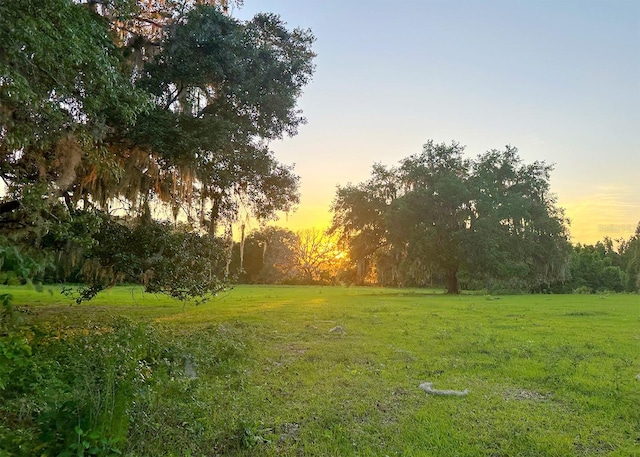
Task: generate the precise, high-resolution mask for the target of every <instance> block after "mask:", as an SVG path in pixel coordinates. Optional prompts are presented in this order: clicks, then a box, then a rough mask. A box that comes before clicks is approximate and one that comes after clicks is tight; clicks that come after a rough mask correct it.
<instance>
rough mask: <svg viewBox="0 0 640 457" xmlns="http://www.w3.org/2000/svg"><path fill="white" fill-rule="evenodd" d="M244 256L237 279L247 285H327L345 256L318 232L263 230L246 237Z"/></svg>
mask: <svg viewBox="0 0 640 457" xmlns="http://www.w3.org/2000/svg"><path fill="white" fill-rule="evenodd" d="M244 252H245V257H244V262H243V264H244V272H242V273H244V275H243V274H242V273H241V274H240V275H239V277H240V280H245V281H247V282H257V283H268V284H286V283H289V284H291V283H295V284H330V283H335V282H336V281H337V279H338V276H339V274H341V273H342V271H343V270H344V269H345V261H346V256H345V253H344V252H343V251H341V250H340V249H339V248H338V246H337V242H336V240H334V239H333V238H332V237H330V236H329V235H328V234H326V233H325V232H323V231H321V230H319V229H308V230H301V231H299V232H292V231H290V230H287V229H282V228H278V227H266V228H263V229H261V230H258V231H255V232H253V233H251V234H249V236H248V237H247V239H246V241H245V249H244ZM238 265H239V261H238V262H236V265H235V266H236V268H237V267H238Z"/></svg>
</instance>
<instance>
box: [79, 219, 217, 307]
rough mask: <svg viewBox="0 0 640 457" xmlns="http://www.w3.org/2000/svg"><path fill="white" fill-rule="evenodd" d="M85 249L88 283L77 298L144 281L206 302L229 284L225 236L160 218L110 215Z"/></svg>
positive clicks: (153, 287)
mask: <svg viewBox="0 0 640 457" xmlns="http://www.w3.org/2000/svg"><path fill="white" fill-rule="evenodd" d="M94 239H95V244H94V245H93V246H92V248H91V249H89V250H88V251H87V252H86V253H85V256H84V257H85V264H84V267H83V269H82V276H83V279H84V280H85V282H86V284H87V285H86V286H85V287H83V288H81V289H80V293H79V297H78V298H77V300H78V301H79V302H80V301H82V300H86V299H90V298H93V296H94V295H95V294H96V293H98V292H99V291H100V290H102V289H104V288H106V287H109V286H112V285H114V284H116V283H117V282H133V283H141V284H143V285H144V286H145V290H146V291H147V292H151V293H157V292H162V293H165V294H167V295H169V296H171V297H174V298H177V299H179V300H193V299H197V300H204V299H206V298H207V297H210V296H211V295H212V294H215V293H217V292H218V291H220V290H222V289H223V288H224V287H225V286H226V285H227V283H228V278H227V277H226V274H225V264H226V258H227V252H226V249H225V246H224V244H223V242H222V240H221V239H219V238H216V237H213V236H211V235H208V234H204V235H200V234H197V233H193V232H190V231H188V230H186V229H185V228H184V227H182V228H181V227H174V226H173V225H172V224H169V223H160V222H155V221H147V222H140V221H137V222H135V223H134V224H126V223H123V222H121V221H117V220H113V219H110V218H105V219H104V220H103V224H102V226H101V228H100V230H99V231H98V232H97V233H96V234H95V236H94Z"/></svg>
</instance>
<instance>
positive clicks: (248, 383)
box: [0, 286, 640, 456]
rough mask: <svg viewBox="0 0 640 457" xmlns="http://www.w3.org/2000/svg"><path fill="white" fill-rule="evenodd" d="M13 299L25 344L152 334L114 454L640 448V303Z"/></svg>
mask: <svg viewBox="0 0 640 457" xmlns="http://www.w3.org/2000/svg"><path fill="white" fill-rule="evenodd" d="M7 291H8V292H10V293H11V294H12V295H13V296H14V301H15V303H16V304H17V305H20V306H21V307H24V310H26V311H28V312H25V313H24V315H25V317H26V319H27V321H28V322H29V323H31V324H33V325H34V326H35V328H37V329H39V330H38V331H37V332H35V334H36V336H34V337H33V338H34V339H36V338H40V339H47V338H49V339H51V340H55V341H61V340H69V339H74V338H79V337H80V336H84V337H88V336H91V335H92V334H95V335H98V336H100V335H102V336H104V335H106V334H108V333H109V331H108V330H105V329H108V328H111V327H110V326H111V322H112V321H113V319H114V317H116V316H127V317H129V318H130V319H131V320H132V321H133V322H136V323H137V322H145V323H146V328H147V330H146V333H144V334H141V335H142V336H138V337H136V338H137V339H136V340H135V341H137V342H138V343H137V344H138V346H136V348H138V349H135V348H134V349H132V350H131V351H129V350H128V349H127V350H126V351H124V352H122V354H125V355H124V356H126V354H135V353H137V352H136V351H139V350H141V349H140V347H141V346H144V345H145V344H147V343H146V342H145V341H146V340H145V339H150V340H153V347H154V349H153V351H152V352H153V354H155V355H154V356H153V358H152V359H149V361H144V363H143V362H140V361H135V362H136V363H138V364H139V365H141V366H143V368H144V370H146V371H144V372H145V373H146V375H144V376H142V377H143V378H144V379H142V381H140V382H138V383H137V384H135V385H134V384H132V385H133V386H134V387H131V388H129V389H127V390H126V391H125V392H124V393H121V394H113V395H114V397H113V398H115V399H116V400H114V405H116V406H112V407H111V409H109V408H107V409H106V411H109V415H110V416H109V417H111V415H114V414H115V415H118V414H119V416H121V417H124V418H126V419H123V420H120V422H119V425H118V426H116V425H113V424H111V425H110V426H109V427H107V429H108V430H110V433H112V434H114V433H115V434H116V435H118V436H119V437H120V438H121V440H120V441H119V442H118V443H117V448H118V449H120V450H121V451H122V453H123V454H124V455H131V456H161V455H167V456H168V455H172V456H187V455H191V456H214V455H241V456H242V455H256V456H276V455H285V456H300V455H309V456H349V455H353V456H396V455H398V456H400V455H402V456H430V455H432V456H572V455H575V456H583V455H584V456H587V455H598V456H599V455H615V456H631V455H640V360H639V358H638V355H639V354H640V297H639V296H638V295H606V296H599V295H520V296H501V297H487V296H480V295H461V296H446V295H441V294H436V293H433V292H430V291H425V290H419V289H383V288H356V287H353V288H346V287H285V286H283V287H261V286H238V287H235V288H234V289H232V290H229V291H227V292H224V293H222V294H220V295H219V296H218V297H217V298H215V299H214V300H212V301H210V302H208V303H206V304H204V305H200V306H194V305H189V304H187V305H183V304H181V303H178V302H174V301H171V300H169V299H166V298H163V297H157V296H153V295H148V294H143V293H142V292H141V291H140V289H136V288H126V287H118V288H116V289H112V290H109V291H106V292H104V293H101V294H100V295H99V296H98V297H97V298H96V299H95V300H94V301H93V302H91V303H90V304H85V305H81V306H78V305H71V304H70V302H69V301H68V300H66V299H65V298H64V297H62V296H61V295H60V294H59V292H58V291H57V290H56V291H52V292H51V293H48V292H46V291H45V292H43V293H35V292H33V291H29V290H27V289H26V288H20V287H15V288H4V289H2V290H0V293H3V292H5V293H6V292H7ZM25 305H26V306H25ZM150 329H151V330H150ZM332 330H333V331H332ZM127 331H128V332H130V331H129V330H127ZM132 338H133V337H132ZM125 339H126V338H125ZM92 341H93V340H92ZM114 341H116V342H115V343H113V344H115V345H116V346H115V347H120V343H118V342H117V341H119V340H114ZM123 341H124V340H123ZM126 341H134V340H126ZM140 342H142V343H140ZM83 344H84V343H83ZM91 344H93V343H91ZM122 344H125V343H122ZM127 344H128V343H127ZM149 344H151V343H149ZM43 347H49V346H43ZM74 347H76V351H77V350H78V349H77V348H78V347H81V346H74ZM84 347H87V348H88V349H87V351H91V350H93V349H91V348H93V347H94V346H91V345H88V344H86V345H85V346H84ZM80 351H81V352H82V350H80ZM65 354H66V353H65ZM76 354H77V353H76ZM124 356H123V357H124ZM65 357H67V356H65ZM77 357H78V358H80V359H82V357H83V355H77ZM129 357H134V356H133V355H130V356H129ZM134 358H135V357H134ZM60 360H63V361H64V360H75V359H73V357H72V358H71V359H64V358H61V359H60ZM82 360H84V359H82ZM114 360H115V359H114ZM60 363H63V362H60ZM86 363H88V362H86ZM92 363H93V362H92ZM118 363H119V362H117V361H116V362H114V367H115V368H114V370H116V371H117V366H118ZM136 373H138V371H136ZM116 378H117V376H116ZM423 381H430V382H433V387H434V388H436V389H455V390H463V389H468V390H469V394H468V395H467V396H460V397H459V396H433V395H428V394H427V393H426V392H424V391H423V390H421V389H419V388H418V385H419V384H420V383H421V382H423ZM114 382H115V381H114ZM116 384H117V383H116ZM116 384H114V385H116ZM94 389H95V390H96V391H100V389H99V387H95V386H94ZM100 392H102V391H100ZM95 395H102V394H95ZM12 401H14V403H15V404H18V403H17V402H18V400H16V399H15V398H14V399H13V400H12ZM34 402H35V400H34ZM14 403H12V404H14ZM117 405H121V406H120V408H118V406H117ZM5 408H9V406H5ZM14 408H15V407H14ZM31 408H32V410H29V411H31V413H32V414H33V409H34V408H35V406H32V407H31ZM27 409H28V408H27ZM103 409H104V408H103ZM96 414H99V413H96ZM9 416H10V415H7V417H9ZM11 417H14V419H13V422H11V421H9V419H6V420H5V425H4V426H5V435H6V434H8V433H13V432H15V430H17V428H15V427H17V426H15V424H18V423H20V421H19V420H18V419H17V418H18V417H22V416H19V415H18V413H15V415H14V416H11ZM1 420H2V419H0V421H1ZM109 420H110V419H109V418H108V417H107V418H102V421H103V422H105V421H106V422H108V421H109ZM11 424H14V429H13V431H11V430H9V429H10V428H11V426H12V425H11ZM16 433H17V432H16ZM125 437H126V440H125ZM5 439H6V438H5ZM1 455H3V454H2V451H0V456H1ZM7 455H11V454H7ZM16 455H17V454H16ZM43 455H47V454H43ZM74 455H75V454H74ZM82 455H89V454H82ZM96 455H97V454H96ZM104 455H107V454H104Z"/></svg>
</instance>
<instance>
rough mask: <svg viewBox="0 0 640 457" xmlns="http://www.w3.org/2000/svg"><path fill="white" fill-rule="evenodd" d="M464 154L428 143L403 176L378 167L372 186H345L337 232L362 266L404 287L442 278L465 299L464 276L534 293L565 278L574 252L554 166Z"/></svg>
mask: <svg viewBox="0 0 640 457" xmlns="http://www.w3.org/2000/svg"><path fill="white" fill-rule="evenodd" d="M463 151H464V148H463V147H462V146H460V145H459V144H458V143H452V144H451V145H447V144H435V143H433V142H432V141H430V142H428V143H427V144H425V146H424V148H423V151H422V153H421V154H418V155H414V156H411V157H409V158H407V159H404V160H402V161H401V163H400V166H399V167H397V168H389V169H387V168H385V167H383V166H381V165H376V166H374V169H373V172H372V178H371V179H370V180H368V181H366V182H364V183H361V184H359V185H356V186H353V185H349V186H347V187H344V188H341V187H339V188H338V190H337V193H336V198H335V199H334V202H333V207H332V210H333V213H334V217H333V225H332V228H331V231H332V232H334V233H337V234H339V235H340V237H341V240H342V241H343V242H344V243H346V244H347V245H349V246H350V248H351V255H352V258H354V259H356V260H360V259H363V258H368V259H370V260H372V259H373V258H374V256H373V254H374V253H378V256H379V257H378V260H381V259H385V263H386V264H387V265H389V264H391V265H392V266H393V268H391V273H392V276H394V278H393V280H394V281H395V282H396V283H398V284H400V285H403V284H425V283H426V282H427V281H430V280H431V279H432V278H433V277H438V276H442V277H444V278H445V282H446V288H447V292H448V293H458V291H459V284H458V277H459V274H460V273H464V274H465V276H466V277H469V278H474V279H476V280H482V281H483V282H484V283H485V284H487V285H490V284H491V282H492V281H496V280H510V279H513V278H517V279H518V281H519V284H521V285H522V286H524V287H527V288H539V287H543V286H545V285H547V284H549V283H550V282H552V281H553V280H555V279H556V278H558V277H562V276H563V275H564V274H565V273H566V268H567V265H568V256H569V253H570V245H569V243H568V241H567V233H566V228H565V219H564V216H563V213H562V210H561V209H559V208H557V207H556V206H555V199H554V197H553V196H552V195H551V194H550V191H549V173H550V171H551V167H550V166H548V165H545V164H544V163H541V162H535V163H533V164H531V165H524V164H522V162H521V160H520V158H519V157H518V154H517V150H516V149H515V148H512V147H507V148H506V149H505V151H496V150H493V151H490V152H488V153H486V154H484V155H481V156H479V157H477V158H476V159H475V160H470V159H466V158H464V156H463ZM381 252H382V253H384V255H383V256H380V253H381ZM367 256H368V257H367ZM379 264H382V262H379ZM386 269H387V270H388V269H389V268H388V266H387V267H386Z"/></svg>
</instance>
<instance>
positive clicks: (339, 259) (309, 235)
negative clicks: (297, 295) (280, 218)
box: [287, 228, 345, 284]
mask: <svg viewBox="0 0 640 457" xmlns="http://www.w3.org/2000/svg"><path fill="white" fill-rule="evenodd" d="M287 241H288V242H287V244H288V247H289V250H290V251H291V253H292V263H291V265H289V269H290V270H292V271H295V272H297V275H298V276H299V277H300V278H301V279H302V282H303V283H304V284H314V283H315V284H318V283H322V284H327V283H332V282H334V281H335V280H336V276H337V274H338V272H339V270H340V269H341V267H342V264H343V263H344V260H345V259H344V252H342V251H341V250H340V249H339V248H338V246H337V244H336V242H335V241H334V240H333V239H332V238H331V237H330V236H329V235H327V233H325V232H324V231H322V230H319V229H317V228H313V229H307V230H301V231H299V232H297V233H296V236H295V237H294V238H293V239H289V240H287Z"/></svg>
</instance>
